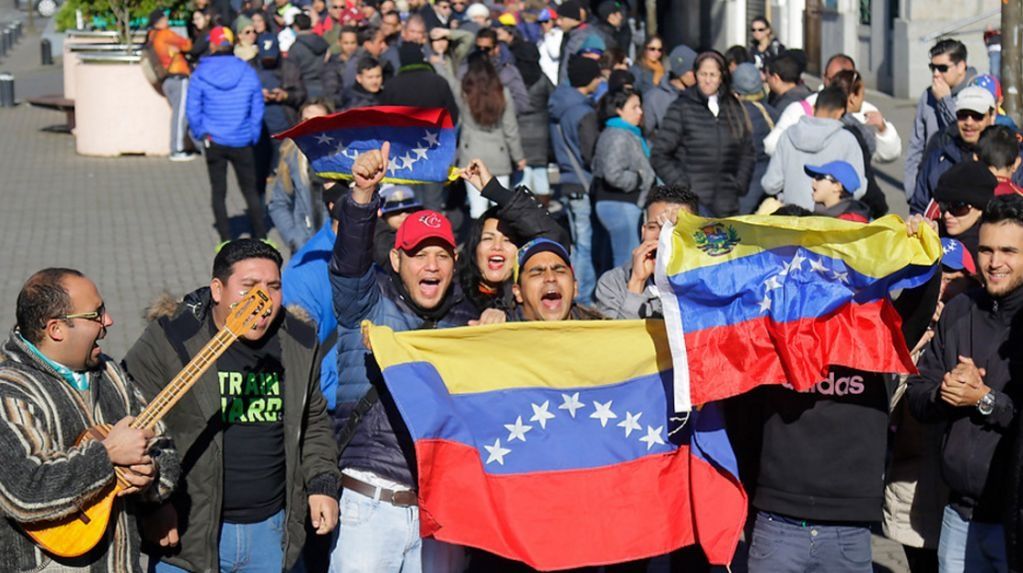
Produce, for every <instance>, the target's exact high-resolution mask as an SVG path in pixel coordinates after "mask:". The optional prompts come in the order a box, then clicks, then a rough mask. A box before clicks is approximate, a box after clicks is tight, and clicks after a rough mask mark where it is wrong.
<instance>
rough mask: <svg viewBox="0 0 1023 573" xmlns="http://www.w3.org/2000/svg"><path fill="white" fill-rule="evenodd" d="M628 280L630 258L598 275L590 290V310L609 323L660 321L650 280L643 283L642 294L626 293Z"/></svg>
mask: <svg viewBox="0 0 1023 573" xmlns="http://www.w3.org/2000/svg"><path fill="white" fill-rule="evenodd" d="M631 277H632V259H631V258H630V259H629V260H627V261H625V264H623V265H621V266H618V267H615V268H613V269H611V270H609V271H607V272H606V273H604V274H602V275H600V279H599V280H598V281H597V289H596V290H595V291H593V304H594V308H596V309H597V311H598V312H600V313H601V314H603V315H604V316H606V317H608V318H610V319H612V320H630V319H637V318H643V319H646V318H662V317H663V316H664V310H663V308H662V306H661V297H660V295H659V294H658V292H657V288H656V287H655V286H654V281H653V277H651V278H650V279H649V280H647V284H646V288H644V289H643V293H642V294H636V293H634V292H632V291H630V290H629V278H631Z"/></svg>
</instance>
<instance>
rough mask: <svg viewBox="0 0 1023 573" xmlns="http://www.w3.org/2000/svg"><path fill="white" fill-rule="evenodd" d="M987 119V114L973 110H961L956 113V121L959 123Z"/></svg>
mask: <svg viewBox="0 0 1023 573" xmlns="http://www.w3.org/2000/svg"><path fill="white" fill-rule="evenodd" d="M985 117H987V114H986V113H977V112H975V111H973V110H972V109H961V110H959V111H957V112H956V119H958V120H959V121H966V120H968V119H972V120H973V121H983V120H984V118H985Z"/></svg>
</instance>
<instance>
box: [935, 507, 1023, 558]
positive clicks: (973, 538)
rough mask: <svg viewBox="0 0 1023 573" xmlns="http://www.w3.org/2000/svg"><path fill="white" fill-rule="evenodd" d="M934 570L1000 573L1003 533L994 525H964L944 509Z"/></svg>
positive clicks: (949, 508) (955, 514)
mask: <svg viewBox="0 0 1023 573" xmlns="http://www.w3.org/2000/svg"><path fill="white" fill-rule="evenodd" d="M938 569H939V571H941V573H983V572H986V571H990V572H991V573H1004V572H1006V571H1008V570H1009V565H1008V562H1007V560H1006V557H1005V531H1004V529H1003V528H1002V526H1001V525H1000V524H997V523H979V522H973V521H966V520H965V519H963V518H962V517H960V516H959V514H958V513H956V510H954V509H952V507H951V506H945V513H944V514H943V515H942V517H941V537H940V538H939V539H938Z"/></svg>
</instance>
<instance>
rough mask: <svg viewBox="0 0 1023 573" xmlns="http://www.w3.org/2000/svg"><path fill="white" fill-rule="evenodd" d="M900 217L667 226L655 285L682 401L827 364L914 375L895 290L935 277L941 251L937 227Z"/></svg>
mask: <svg viewBox="0 0 1023 573" xmlns="http://www.w3.org/2000/svg"><path fill="white" fill-rule="evenodd" d="M924 227H925V228H924V229H923V231H921V233H920V234H919V235H916V236H912V237H910V236H908V235H907V233H906V225H905V223H903V221H902V220H901V219H899V218H898V217H896V216H894V215H890V216H887V217H883V218H881V219H879V220H877V221H874V222H873V223H870V224H866V225H865V224H862V223H855V222H850V221H842V220H839V219H831V218H824V217H775V216H769V217H760V216H746V217H735V218H731V219H704V218H701V217H696V216H692V215H688V214H685V213H680V214H679V217H678V222H677V223H676V225H675V226H674V228H667V227H666V228H665V230H663V231H662V233H661V242H660V245H659V246H658V252H657V271H656V282H657V286H658V289H659V291H660V296H661V301H662V303H663V306H664V315H665V321H666V323H667V325H668V333H669V338H670V340H671V349H672V353H673V356H674V360H675V364H674V366H675V378H676V383H675V406H676V408H678V410H679V411H687V410H689V409H690V408H691V407H692V406H693V405H699V404H703V403H706V402H710V401H713V400H720V399H722V398H726V397H728V396H733V395H736V394H740V393H742V392H746V391H748V390H750V389H752V388H753V387H755V386H758V385H761V384H781V383H789V384H791V385H792V386H793V387H795V388H796V389H797V390H805V389H807V388H809V387H811V386H813V385H814V384H816V383H817V382H819V381H820V380H822V379H823V378H824V377H825V376H826V373H827V368H828V366H829V365H832V364H833V365H840V366H847V367H850V368H857V369H860V370H866V371H870V372H892V373H908V372H914V371H915V368H914V366H913V362H912V360H910V357H909V351H908V350H907V349H906V344H905V341H904V340H903V337H902V332H901V330H900V328H901V319H900V318H899V316H898V313H896V312H895V309H894V308H893V307H892V305H891V299H890V298H889V293H891V292H892V291H895V290H898V289H904V288H912V287H915V286H919V285H921V284H923V283H925V282H926V281H927V280H929V279H930V277H931V276H932V273H933V272H934V270H935V268H936V265H937V262H938V261H939V260H940V258H941V242H940V240H939V239H938V236H937V235H936V234H935V233H934V232H933V231H932V230H931V229H930V228H929V227H926V226H924Z"/></svg>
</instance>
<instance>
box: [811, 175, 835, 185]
mask: <svg viewBox="0 0 1023 573" xmlns="http://www.w3.org/2000/svg"><path fill="white" fill-rule="evenodd" d="M813 180H814V181H829V182H831V183H838V179H835V178H834V177H832V176H831V175H826V174H824V173H817V174H816V175H814V176H813Z"/></svg>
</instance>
